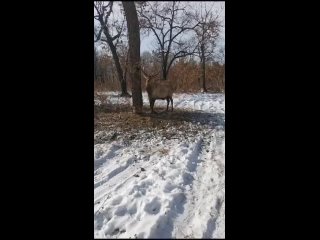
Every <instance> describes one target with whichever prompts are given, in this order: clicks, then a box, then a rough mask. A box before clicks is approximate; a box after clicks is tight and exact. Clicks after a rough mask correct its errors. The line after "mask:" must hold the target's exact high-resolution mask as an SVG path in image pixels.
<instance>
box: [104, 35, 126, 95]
mask: <svg viewBox="0 0 320 240" xmlns="http://www.w3.org/2000/svg"><path fill="white" fill-rule="evenodd" d="M105 35H106V37H107V41H108V45H109V47H110V50H111V53H112V57H113V60H114V64H115V66H116V70H117V74H118V79H119V81H120V86H121V96H129V93H128V92H127V83H126V80H125V79H124V78H123V71H122V68H121V64H120V60H119V57H118V53H117V50H116V47H115V46H114V44H113V42H112V39H111V36H110V35H109V33H108V32H107V31H106V30H105Z"/></svg>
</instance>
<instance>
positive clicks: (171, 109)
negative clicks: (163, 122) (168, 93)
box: [170, 97, 173, 112]
mask: <svg viewBox="0 0 320 240" xmlns="http://www.w3.org/2000/svg"><path fill="white" fill-rule="evenodd" d="M170 100H171V112H173V99H172V97H170Z"/></svg>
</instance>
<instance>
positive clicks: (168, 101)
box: [167, 97, 170, 111]
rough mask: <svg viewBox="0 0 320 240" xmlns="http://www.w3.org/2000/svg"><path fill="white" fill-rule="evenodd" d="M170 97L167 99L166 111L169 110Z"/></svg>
mask: <svg viewBox="0 0 320 240" xmlns="http://www.w3.org/2000/svg"><path fill="white" fill-rule="evenodd" d="M169 103H170V97H167V111H168V110H169Z"/></svg>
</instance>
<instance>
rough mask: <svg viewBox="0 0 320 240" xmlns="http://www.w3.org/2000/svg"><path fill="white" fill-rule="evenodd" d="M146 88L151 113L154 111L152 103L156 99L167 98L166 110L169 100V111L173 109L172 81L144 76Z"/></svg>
mask: <svg viewBox="0 0 320 240" xmlns="http://www.w3.org/2000/svg"><path fill="white" fill-rule="evenodd" d="M146 90H147V93H148V97H149V102H150V108H151V112H152V113H156V112H155V111H154V110H153V107H154V103H155V101H156V100H157V99H161V100H165V99H166V100H167V111H168V110H169V103H170V101H171V111H173V99H172V95H173V92H174V90H175V88H174V86H173V83H172V82H171V81H169V80H165V81H161V80H155V79H151V77H149V76H147V77H146Z"/></svg>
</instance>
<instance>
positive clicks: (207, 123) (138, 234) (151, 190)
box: [94, 92, 225, 238]
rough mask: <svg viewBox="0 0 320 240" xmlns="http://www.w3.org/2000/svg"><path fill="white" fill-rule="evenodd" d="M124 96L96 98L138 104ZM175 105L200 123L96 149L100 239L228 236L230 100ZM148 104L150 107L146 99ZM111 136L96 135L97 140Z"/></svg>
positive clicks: (206, 97) (209, 98)
mask: <svg viewBox="0 0 320 240" xmlns="http://www.w3.org/2000/svg"><path fill="white" fill-rule="evenodd" d="M118 95H119V94H118V93H115V92H103V93H97V96H104V97H106V101H108V102H109V103H112V104H119V105H121V104H130V101H132V100H131V99H130V98H120V97H118ZM173 100H174V112H175V111H179V110H188V111H192V112H195V113H196V114H195V115H196V116H199V117H198V118H197V119H196V121H187V120H186V121H183V122H181V128H180V127H177V126H175V125H173V126H169V125H168V127H167V128H166V129H162V130H158V131H153V132H151V131H146V130H143V129H142V130H140V131H139V132H138V134H137V136H136V137H135V138H134V139H132V140H131V141H129V142H127V141H124V139H122V138H121V137H120V138H118V137H115V138H114V140H113V141H101V142H100V143H97V144H95V147H94V237H95V238H224V237H225V136H224V134H225V132H224V112H225V97H224V94H209V93H205V94H204V93H198V94H187V93H181V94H174V95H173ZM143 102H144V105H146V106H149V102H148V98H147V95H146V93H143ZM95 104H97V105H101V104H102V101H101V100H95ZM166 104H167V103H166V101H162V100H157V101H156V103H155V106H156V107H163V108H166ZM163 114H170V112H169V113H163ZM186 129H187V130H186ZM164 133H166V134H168V133H175V135H174V136H173V137H168V135H166V134H164ZM112 134H114V133H113V132H112V131H111V130H110V129H109V130H105V131H96V132H95V139H96V138H101V136H109V138H110V136H112ZM104 139H107V138H104Z"/></svg>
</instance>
